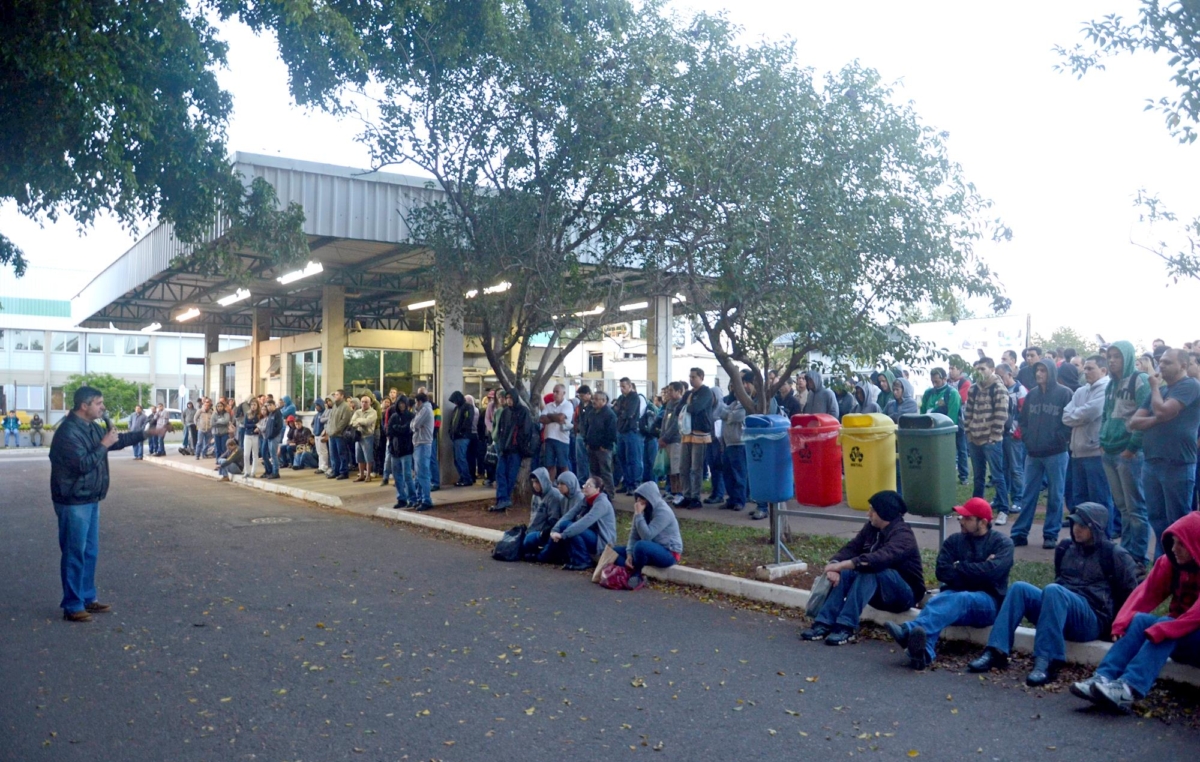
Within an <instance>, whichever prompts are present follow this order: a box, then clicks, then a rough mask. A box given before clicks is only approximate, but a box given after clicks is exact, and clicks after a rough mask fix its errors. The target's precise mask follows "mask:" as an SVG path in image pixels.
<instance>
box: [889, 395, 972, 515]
mask: <svg viewBox="0 0 1200 762" xmlns="http://www.w3.org/2000/svg"><path fill="white" fill-rule="evenodd" d="M957 432H958V424H956V423H955V422H954V421H952V420H950V417H949V416H945V415H942V414H941V413H928V414H926V415H916V414H908V415H902V416H900V428H899V431H897V432H896V441H897V448H898V449H899V453H898V455H899V461H900V486H901V489H902V491H903V494H904V502H905V503H907V504H908V510H909V511H910V512H911V513H913V514H915V515H917V516H946V515H948V514H950V513H951V512H952V511H953V510H954V504H955V502H957V495H958V481H957V480H958V476H957V466H956V462H955V459H956V457H957V450H956V448H955V445H954V437H955V435H956V434H957Z"/></svg>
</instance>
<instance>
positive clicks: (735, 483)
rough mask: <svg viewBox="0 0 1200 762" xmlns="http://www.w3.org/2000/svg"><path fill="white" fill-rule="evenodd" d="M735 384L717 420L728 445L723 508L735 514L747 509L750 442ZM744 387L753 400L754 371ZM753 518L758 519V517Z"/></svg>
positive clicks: (745, 376)
mask: <svg viewBox="0 0 1200 762" xmlns="http://www.w3.org/2000/svg"><path fill="white" fill-rule="evenodd" d="M733 384H734V381H733V379H730V380H729V395H728V396H727V397H725V398H723V399H722V400H721V402H720V404H718V405H717V418H718V419H720V421H721V423H722V427H721V438H722V439H723V440H724V442H725V451H724V458H725V463H724V466H725V468H724V471H725V490H726V496H727V497H726V500H725V505H724V506H722V507H723V508H727V509H729V510H731V511H740V510H742V509H743V508H745V507H746V483H747V482H746V478H747V474H746V469H747V461H746V443H745V442H744V441H743V440H742V434H743V432H744V430H745V428H746V408H744V407H742V403H741V401H740V400H738V398H737V395H735V394H734V393H733ZM741 384H742V389H744V390H745V392H746V394H748V395H750V396H751V397H753V396H754V374H753V373H751V372H750V371H742V376H741ZM645 486H646V485H645V484H642V485H639V486H638V488H637V492H638V493H640V492H641V490H642V489H643V488H644V487H645ZM750 518H756V516H751V517H750Z"/></svg>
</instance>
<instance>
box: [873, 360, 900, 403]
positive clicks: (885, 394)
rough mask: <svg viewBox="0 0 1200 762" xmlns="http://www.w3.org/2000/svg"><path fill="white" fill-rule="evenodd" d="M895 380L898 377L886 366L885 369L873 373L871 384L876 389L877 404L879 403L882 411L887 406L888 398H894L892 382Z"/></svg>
mask: <svg viewBox="0 0 1200 762" xmlns="http://www.w3.org/2000/svg"><path fill="white" fill-rule="evenodd" d="M895 380H896V377H895V376H893V375H892V372H891V371H890V370H887V369H886V368H885V369H884V370H883V371H875V372H873V373H872V374H871V385H872V386H874V387H875V389H876V394H875V404H877V405H879V409H880V411H882V410H883V408H884V407H886V406H887V403H888V400H890V399H891V398H892V383H893V382H895Z"/></svg>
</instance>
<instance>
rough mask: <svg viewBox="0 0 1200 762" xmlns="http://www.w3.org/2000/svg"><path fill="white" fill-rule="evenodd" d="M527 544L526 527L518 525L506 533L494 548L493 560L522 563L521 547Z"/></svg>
mask: <svg viewBox="0 0 1200 762" xmlns="http://www.w3.org/2000/svg"><path fill="white" fill-rule="evenodd" d="M524 544H525V525H524V524H518V525H517V526H515V527H513V528H512V529H510V530H508V531H507V532H505V533H504V535H503V536H502V537H501V538H500V541H499V542H497V543H496V547H494V548H492V558H494V559H496V560H497V561H520V560H521V547H522V546H523V545H524Z"/></svg>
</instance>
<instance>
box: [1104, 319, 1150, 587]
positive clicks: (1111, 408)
mask: <svg viewBox="0 0 1200 762" xmlns="http://www.w3.org/2000/svg"><path fill="white" fill-rule="evenodd" d="M1106 355H1107V356H1108V377H1109V383H1108V387H1107V388H1105V390H1104V413H1103V415H1102V416H1101V419H1100V449H1101V450H1103V454H1102V455H1101V456H1100V458H1101V462H1102V463H1103V464H1104V475H1105V476H1106V477H1107V479H1108V487H1109V493H1110V494H1111V495H1112V500H1113V505H1114V506H1116V509H1117V511H1119V512H1120V514H1121V547H1123V548H1125V549H1126V550H1128V551H1129V552H1130V554H1132V555H1133V560H1134V561H1136V562H1137V564H1138V566H1140V567H1142V568H1143V569H1144V568H1146V565H1147V564H1148V563H1149V562H1150V561H1149V558H1148V557H1147V553H1148V551H1149V548H1150V520H1149V518H1148V517H1147V515H1146V498H1145V495H1144V493H1143V492H1142V466H1143V465H1144V462H1145V461H1144V460H1143V455H1142V432H1140V431H1131V430H1130V429H1129V428H1128V423H1129V421H1130V420H1131V419H1132V418H1133V416H1134V414H1135V413H1137V411H1138V408H1140V407H1142V406H1143V405H1145V404H1146V402H1147V401H1148V400H1149V399H1150V381H1149V379H1148V378H1147V377H1146V374H1145V373H1142V372H1140V371H1139V370H1138V368H1137V363H1136V360H1137V354H1136V352H1135V351H1134V348H1133V344H1131V343H1129V342H1128V341H1114V342H1113V343H1112V344H1110V345H1109V347H1108V349H1107V351H1106Z"/></svg>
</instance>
